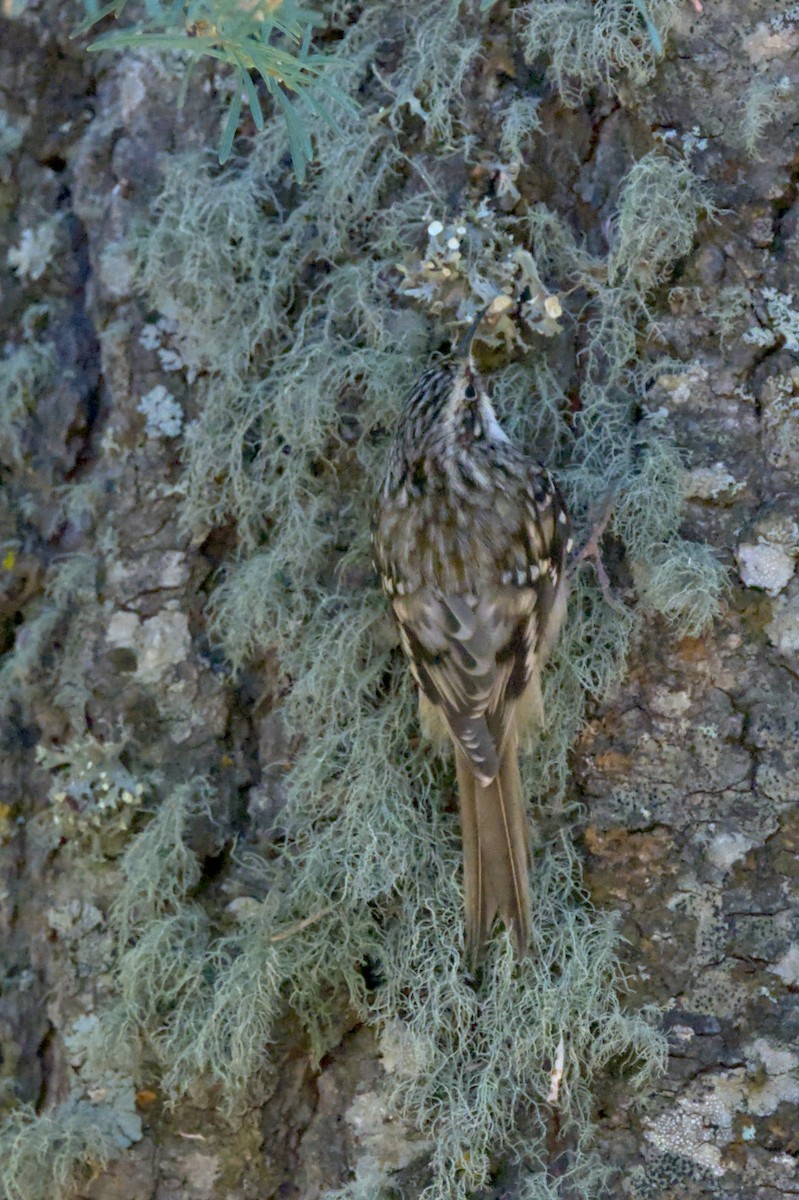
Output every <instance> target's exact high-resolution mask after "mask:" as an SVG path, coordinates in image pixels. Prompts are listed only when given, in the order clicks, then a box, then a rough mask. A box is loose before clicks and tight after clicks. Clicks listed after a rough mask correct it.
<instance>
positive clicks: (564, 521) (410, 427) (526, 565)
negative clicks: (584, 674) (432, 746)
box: [372, 336, 572, 965]
mask: <svg viewBox="0 0 799 1200" xmlns="http://www.w3.org/2000/svg"><path fill="white" fill-rule="evenodd" d="M470 342H471V336H470V337H469V343H470ZM465 350H466V352H465V353H464V352H463V351H464V348H463V347H462V348H461V351H460V353H458V352H456V353H454V354H453V355H450V356H449V357H448V358H445V359H443V360H442V361H440V362H439V363H437V364H435V365H433V366H431V367H430V368H429V369H428V370H426V371H424V373H423V374H422V375H421V377H420V378H419V379H418V381H417V383H416V384H415V386H414V387H413V388H412V389H411V391H410V393H409V394H408V396H407V398H406V399H405V402H404V404H403V406H402V408H401V411H400V415H399V419H398V421H397V424H396V427H395V430H394V433H393V439H392V442H391V445H390V449H389V452H388V456H387V460H386V466H385V471H384V475H383V478H382V483H381V485H380V488H379V492H378V496H377V501H376V505H375V511H374V517H373V523H372V544H373V551H374V560H375V566H376V568H377V571H378V574H379V576H380V582H381V585H382V589H383V592H384V594H385V596H386V599H387V601H388V605H389V608H390V610H391V612H392V614H393V617H394V619H395V622H396V626H397V629H398V632H399V640H400V643H401V646H402V649H403V651H404V654H405V657H406V658H407V661H408V665H409V667H410V672H411V675H412V677H413V679H414V681H415V683H416V686H417V688H418V692H419V712H420V720H421V725H422V729H423V731H424V732H425V733H426V734H427V736H428V737H430V738H432V739H434V740H436V741H442V740H443V741H446V739H449V740H450V742H451V743H452V745H453V747H454V752H455V768H456V777H457V785H458V797H459V808H460V823H461V837H462V843H463V892H464V923H465V946H466V951H467V956H468V958H469V960H470V962H472V963H473V964H475V965H478V964H479V963H480V961H481V960H482V958H483V956H484V954H485V950H486V947H487V943H488V940H489V938H490V936H491V933H492V929H493V926H494V923H495V920H496V918H499V919H500V920H501V921H502V922H503V923H504V925H505V927H506V928H507V930H508V932H509V933H510V936H511V939H512V942H513V945H514V947H515V951H516V953H517V955H518V957H520V958H522V957H524V955H525V954H526V953H527V952H528V949H529V943H530V934H531V911H530V910H531V900H530V881H529V870H530V839H529V831H528V826H527V818H526V812H525V803H524V797H523V794H522V785H521V779H520V774H519V758H518V754H519V742H520V738H521V737H522V736H523V735H524V734H525V733H527V732H528V731H529V730H530V728H531V727H535V725H536V724H540V722H541V720H542V718H543V712H542V694H541V668H542V666H543V665H544V663H545V661H546V659H547V657H548V655H549V653H550V651H551V650H552V647H553V645H554V644H555V641H556V639H557V636H558V632H559V630H560V628H561V625H562V622H563V619H564V615H565V612H566V594H567V585H566V569H565V568H566V561H567V557H568V555H569V552H570V551H571V548H572V537H571V526H570V520H569V515H568V512H567V509H566V504H565V502H564V500H563V497H562V495H561V493H560V491H559V489H558V486H557V484H556V482H555V480H554V479H553V477H552V475H551V474H550V472H549V471H548V470H547V469H546V468H545V467H544V466H543V465H541V464H540V463H537V462H535V461H533V460H532V459H530V458H528V457H527V456H526V455H525V454H524V453H523V452H522V451H521V450H520V449H519V448H518V447H516V446H515V445H514V444H513V443H512V442H511V440H510V439H509V437H508V435H507V434H506V433H505V431H504V430H503V429H502V426H501V425H500V423H499V420H498V419H497V416H496V413H495V410H494V407H493V404H492V402H491V398H490V396H489V393H488V390H487V386H486V384H485V383H484V381H483V379H482V378H481V376H480V374H479V373H478V371H477V369H476V367H475V364H474V361H473V358H472V354H471V349H470V344H469V345H467V346H466V347H465Z"/></svg>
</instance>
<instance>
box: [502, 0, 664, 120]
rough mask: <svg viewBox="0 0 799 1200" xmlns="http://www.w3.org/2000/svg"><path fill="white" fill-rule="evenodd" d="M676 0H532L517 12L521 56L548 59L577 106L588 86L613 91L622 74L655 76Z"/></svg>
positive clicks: (635, 80)
mask: <svg viewBox="0 0 799 1200" xmlns="http://www.w3.org/2000/svg"><path fill="white" fill-rule="evenodd" d="M678 7H679V5H678V3H676V2H675V0H647V3H646V4H645V5H644V4H636V3H629V0H600V2H599V3H596V4H593V3H591V2H590V0H533V2H532V3H527V4H523V5H522V6H521V8H520V9H519V12H518V20H519V23H520V25H521V30H522V44H523V46H524V53H525V56H526V57H527V59H528V60H529V61H532V60H533V59H535V58H536V57H538V56H539V55H545V56H546V58H547V59H548V73H549V76H550V78H551V79H552V81H553V82H554V84H555V86H556V87H557V89H558V91H559V92H560V94H561V96H562V97H563V99H564V100H565V101H566V102H567V103H568V104H573V105H577V104H578V103H579V102H580V100H581V99H582V98H583V96H584V95H585V94H586V92H587V91H589V90H590V89H591V88H593V87H596V86H597V85H598V84H604V85H605V87H608V88H610V89H612V90H615V89H616V88H617V87H618V85H619V76H620V74H621V73H624V74H626V75H627V77H628V78H629V80H630V82H631V83H632V84H634V85H636V86H640V85H641V84H643V83H646V82H647V80H649V79H650V78H651V77H652V75H653V74H654V71H655V68H656V66H657V61H658V58H659V57H660V55H661V54H662V44H663V41H664V40H665V38H666V37H667V35H668V33H669V31H670V30H671V28H672V26H673V25H674V22H675V20H676V17H677V10H678Z"/></svg>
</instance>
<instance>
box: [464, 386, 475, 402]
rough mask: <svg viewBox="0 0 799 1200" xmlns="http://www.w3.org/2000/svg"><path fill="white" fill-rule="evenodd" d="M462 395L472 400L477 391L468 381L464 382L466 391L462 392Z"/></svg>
mask: <svg viewBox="0 0 799 1200" xmlns="http://www.w3.org/2000/svg"><path fill="white" fill-rule="evenodd" d="M464 395H465V397H466V399H467V400H474V398H475V396H476V395H477V392H476V391H475V390H474V388H473V387H472V385H471V384H470V383H467V384H466V391H465V392H464Z"/></svg>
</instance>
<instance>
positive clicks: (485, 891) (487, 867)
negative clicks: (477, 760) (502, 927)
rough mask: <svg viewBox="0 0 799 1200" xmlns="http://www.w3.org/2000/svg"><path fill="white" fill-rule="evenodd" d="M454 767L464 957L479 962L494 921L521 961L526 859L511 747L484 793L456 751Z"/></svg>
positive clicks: (525, 938) (526, 917) (526, 914)
mask: <svg viewBox="0 0 799 1200" xmlns="http://www.w3.org/2000/svg"><path fill="white" fill-rule="evenodd" d="M455 763H456V767H457V772H458V793H459V797H460V810H461V831H462V836H463V889H464V902H465V909H466V945H467V949H468V953H469V957H470V958H471V959H472V961H474V962H476V961H478V960H479V958H480V957H481V955H482V952H483V950H484V948H485V943H486V941H487V940H488V935H489V934H490V932H491V926H492V924H493V922H494V918H495V917H496V916H497V915H499V916H500V917H501V918H502V920H503V921H504V922H505V924H506V925H507V927H508V928H509V930H510V931H511V933H512V936H513V940H514V942H515V943H516V950H517V953H518V954H519V956H520V957H521V956H522V955H523V954H524V953H525V952H526V950H527V946H528V943H529V940H530V882H529V879H528V869H529V864H530V857H529V850H528V833H527V822H526V820H525V815H524V805H523V803H522V787H521V780H520V778H519V763H518V757H517V752H516V746H515V745H514V744H513V741H512V740H511V743H510V744H509V745H507V746H506V747H505V749H504V751H503V754H502V758H501V760H500V765H499V773H498V774H497V777H496V779H494V780H492V782H491V783H490V784H488V786H487V787H484V786H483V785H482V784H480V783H478V782H477V780H476V779H475V777H474V775H473V774H472V772H471V770H470V768H469V762H468V759H467V758H466V756H465V755H464V754H463V752H462V751H461V750H459V749H457V748H456V751H455Z"/></svg>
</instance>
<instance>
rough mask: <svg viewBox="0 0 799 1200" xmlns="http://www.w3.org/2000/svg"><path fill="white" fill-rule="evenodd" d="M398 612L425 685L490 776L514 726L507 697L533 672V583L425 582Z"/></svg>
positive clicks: (480, 771)
mask: <svg viewBox="0 0 799 1200" xmlns="http://www.w3.org/2000/svg"><path fill="white" fill-rule="evenodd" d="M394 611H395V613H396V616H397V621H398V624H399V631H400V639H401V641H402V646H403V649H404V651H405V653H406V655H407V657H408V660H409V662H410V665H411V671H412V672H413V675H414V678H415V679H416V682H417V684H418V685H419V688H420V689H421V691H422V692H423V694H424V696H425V697H426V699H427V701H428V702H429V703H430V704H431V705H433V706H434V707H435V708H437V709H438V710H439V711H440V712H441V714H442V716H443V718H444V721H445V723H446V725H447V728H448V729H449V731H450V734H451V735H452V738H453V740H454V741H455V742H456V743H457V744H458V746H459V747H460V748H461V750H462V751H463V753H464V754H465V756H466V758H467V759H468V761H469V765H470V767H471V768H472V770H473V771H474V773H475V775H476V777H477V778H478V779H479V780H480V781H481V782H484V783H488V782H490V781H491V780H492V779H494V777H495V776H496V774H497V771H498V769H499V757H500V753H501V750H502V747H503V745H504V742H505V737H506V734H507V732H508V702H509V701H513V700H516V699H518V698H519V696H520V695H521V693H522V692H523V691H524V689H525V687H526V685H527V682H528V680H529V678H530V665H529V664H530V661H531V647H533V646H534V644H535V635H536V618H535V593H534V589H533V588H531V587H525V588H508V587H504V588H501V589H499V590H498V591H497V592H496V593H495V594H493V595H491V596H485V597H476V596H444V595H441V594H440V593H436V592H435V591H434V590H433V589H430V588H420V589H418V590H417V591H416V592H414V593H413V594H411V595H410V596H403V597H397V598H396V599H395V600H394Z"/></svg>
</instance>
